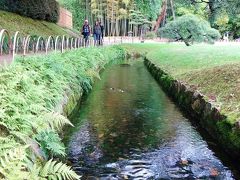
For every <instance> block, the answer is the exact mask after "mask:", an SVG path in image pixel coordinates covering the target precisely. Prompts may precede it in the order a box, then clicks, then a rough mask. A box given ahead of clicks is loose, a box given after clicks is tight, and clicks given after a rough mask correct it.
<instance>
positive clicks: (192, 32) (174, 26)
mask: <svg viewBox="0 0 240 180" xmlns="http://www.w3.org/2000/svg"><path fill="white" fill-rule="evenodd" d="M159 32H160V34H161V36H162V37H165V38H169V39H172V40H174V41H183V42H184V43H185V44H186V45H187V46H190V44H192V43H194V42H209V43H213V42H214V41H216V40H218V39H219V38H220V33H219V32H218V31H217V30H216V29H213V28H211V27H210V25H209V23H208V22H207V21H205V20H202V19H200V18H198V17H196V16H194V15H184V16H182V17H179V18H177V19H176V20H174V21H171V22H169V23H168V24H166V26H165V27H163V28H161V29H160V31H159Z"/></svg>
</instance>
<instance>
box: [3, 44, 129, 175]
mask: <svg viewBox="0 0 240 180" xmlns="http://www.w3.org/2000/svg"><path fill="white" fill-rule="evenodd" d="M123 57H124V51H123V50H122V49H121V48H119V47H117V46H114V47H104V48H84V49H78V50H72V51H68V52H65V53H63V54H61V53H53V54H50V55H47V56H33V57H26V58H24V57H21V58H17V59H16V61H15V62H14V63H13V64H11V65H9V66H6V67H1V68H0V84H1V86H0V130H1V132H0V158H2V159H3V161H0V167H1V168H0V178H5V179H11V178H9V177H10V176H11V175H13V176H15V177H16V178H17V179H23V178H20V177H24V178H25V177H27V176H25V175H26V173H27V174H29V173H30V174H31V173H32V172H31V171H35V170H37V171H38V172H40V170H39V168H40V169H42V168H43V166H44V164H45V163H46V161H45V160H44V158H45V157H41V156H42V155H41V153H39V151H42V152H45V154H46V156H47V157H52V156H55V155H64V147H63V144H62V143H61V141H60V138H59V136H58V134H57V133H58V132H59V131H61V129H62V127H63V126H64V125H72V124H71V122H69V120H68V119H67V118H65V117H64V116H62V115H61V114H60V113H59V112H57V110H56V106H57V105H58V104H59V103H61V102H62V100H63V97H64V95H65V94H71V93H73V92H79V90H81V89H85V90H86V91H87V90H89V89H90V88H91V84H92V80H93V78H94V77H98V71H99V70H100V69H101V68H102V67H104V66H105V64H107V63H108V62H110V61H113V60H117V59H122V58H123ZM36 140H37V142H38V144H37V143H36ZM25 145H27V147H26V148H24V150H21V153H23V157H24V158H23V159H24V160H23V161H19V159H18V158H17V159H15V158H14V159H12V160H13V161H14V164H9V165H8V164H6V163H4V162H5V160H4V159H6V158H7V159H6V161H7V162H8V160H9V158H12V156H11V155H10V153H8V152H11V151H12V149H14V148H16V147H20V148H23V147H25ZM13 151H14V152H15V150H13ZM17 152H18V150H17ZM8 156H10V157H8ZM29 156H31V160H32V161H33V165H31V166H36V168H37V169H34V170H32V169H31V168H29V166H27V165H26V164H25V163H26V162H25V161H28V160H25V159H28V157H29ZM39 156H40V157H39ZM21 157H22V156H21ZM39 158H40V159H41V161H43V162H41V164H40V165H39V163H38V161H39ZM21 162H23V163H24V165H22V164H20V165H19V164H18V163H21ZM15 163H16V164H15ZM53 164H54V165H52V166H57V167H60V166H61V163H60V164H59V165H58V164H56V163H53ZM12 167H13V168H14V170H13V172H12V174H9V173H8V172H10V171H12V169H11V168H12ZM64 167H67V166H65V165H64ZM52 170H53V169H52ZM55 170H56V169H54V170H53V172H55ZM66 170H67V169H66ZM21 172H22V173H21ZM56 172H57V171H56ZM66 172H67V171H66ZM14 173H18V176H17V175H14ZM51 175H52V176H54V177H55V176H57V177H58V176H60V175H56V174H51ZM37 176H38V175H37ZM31 177H32V176H31ZM72 177H74V176H72ZM44 178H46V179H47V178H48V177H45V176H44ZM32 179H36V178H32ZM50 179H51V178H50ZM52 179H54V178H52ZM62 179H64V178H62ZM72 179H74V178H72Z"/></svg>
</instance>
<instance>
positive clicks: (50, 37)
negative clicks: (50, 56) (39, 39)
mask: <svg viewBox="0 0 240 180" xmlns="http://www.w3.org/2000/svg"><path fill="white" fill-rule="evenodd" d="M51 45H52V46H53V47H54V46H55V42H54V38H53V37H52V36H49V37H48V39H47V43H46V49H45V52H46V54H47V53H48V48H50V49H51Z"/></svg>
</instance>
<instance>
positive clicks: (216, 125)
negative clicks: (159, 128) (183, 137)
mask: <svg viewBox="0 0 240 180" xmlns="http://www.w3.org/2000/svg"><path fill="white" fill-rule="evenodd" d="M145 65H146V66H147V68H148V70H149V71H150V73H151V74H152V75H153V76H154V78H155V79H156V80H157V81H158V83H159V84H160V85H161V86H162V88H163V90H164V91H165V92H166V93H167V94H168V95H169V96H170V97H171V98H172V99H173V100H174V101H175V102H176V104H177V105H179V107H180V108H181V109H182V110H184V111H185V112H187V113H188V114H189V115H190V116H191V118H193V119H194V120H195V121H197V123H199V124H201V126H202V127H203V128H204V129H205V130H207V131H208V133H209V134H210V135H211V136H212V137H213V139H215V140H216V141H217V142H218V144H220V145H221V146H222V147H223V148H224V151H226V152H227V153H228V154H229V155H230V156H232V157H233V158H237V159H239V160H240V130H239V128H238V127H237V125H232V124H230V123H229V121H228V120H227V119H228V117H226V116H225V115H223V114H221V113H220V111H219V110H218V109H217V108H216V107H214V106H213V105H212V104H211V102H208V101H207V100H206V99H204V95H203V94H201V93H200V92H199V91H197V89H196V88H195V87H194V86H189V85H187V84H186V83H184V82H181V81H178V80H175V79H173V78H172V77H171V76H170V75H168V74H167V73H165V72H164V71H163V70H162V69H160V68H159V67H158V66H156V65H155V64H153V63H152V62H151V61H149V60H148V59H147V58H145Z"/></svg>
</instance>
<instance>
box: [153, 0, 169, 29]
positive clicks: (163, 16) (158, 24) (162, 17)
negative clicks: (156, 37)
mask: <svg viewBox="0 0 240 180" xmlns="http://www.w3.org/2000/svg"><path fill="white" fill-rule="evenodd" d="M166 11H167V0H164V1H163V4H162V8H161V13H160V15H159V17H158V20H157V22H156V25H155V26H154V28H153V30H154V31H155V32H157V30H158V28H159V27H160V24H161V22H162V20H164V19H165V16H166Z"/></svg>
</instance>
